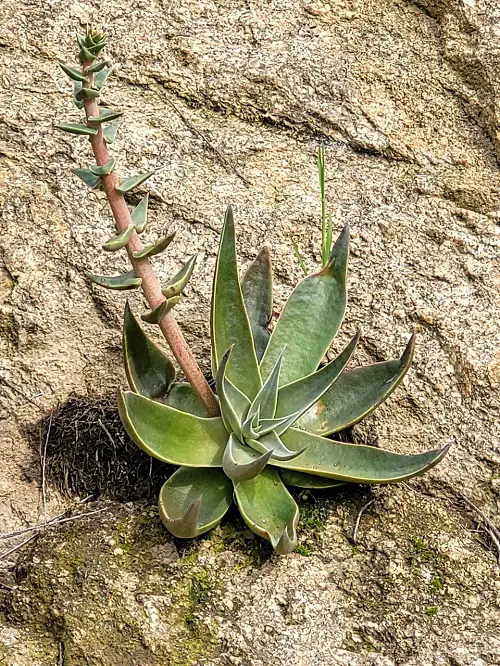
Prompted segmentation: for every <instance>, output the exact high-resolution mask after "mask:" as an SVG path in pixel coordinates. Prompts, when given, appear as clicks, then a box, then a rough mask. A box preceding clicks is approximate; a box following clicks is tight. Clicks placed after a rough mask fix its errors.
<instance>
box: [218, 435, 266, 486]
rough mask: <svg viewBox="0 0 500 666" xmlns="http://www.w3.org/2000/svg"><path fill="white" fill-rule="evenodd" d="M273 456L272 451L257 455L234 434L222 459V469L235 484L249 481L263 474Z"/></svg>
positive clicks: (230, 437)
mask: <svg viewBox="0 0 500 666" xmlns="http://www.w3.org/2000/svg"><path fill="white" fill-rule="evenodd" d="M271 454H272V451H265V452H264V453H263V454H262V455H259V454H258V453H255V451H253V450H252V449H251V448H249V447H248V446H245V445H243V444H242V443H241V442H240V441H239V439H238V438H237V437H236V435H235V434H234V433H232V434H231V435H230V436H229V440H228V442H227V444H226V448H225V451H224V456H223V458H222V469H223V470H224V473H225V474H226V475H227V476H228V477H229V478H230V479H232V481H233V482H234V483H240V481H248V480H250V479H253V478H254V477H255V476H257V474H260V473H261V472H262V470H263V469H264V467H265V466H266V465H267V463H268V461H269V458H270V457H271Z"/></svg>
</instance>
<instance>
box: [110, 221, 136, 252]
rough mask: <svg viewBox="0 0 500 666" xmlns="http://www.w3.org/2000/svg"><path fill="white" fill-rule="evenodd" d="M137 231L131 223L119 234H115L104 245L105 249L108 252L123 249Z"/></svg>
mask: <svg viewBox="0 0 500 666" xmlns="http://www.w3.org/2000/svg"><path fill="white" fill-rule="evenodd" d="M134 231H135V227H134V225H133V224H129V225H128V227H127V228H126V229H124V230H123V231H121V232H120V233H119V234H116V235H115V236H111V238H109V239H108V240H107V241H106V242H105V243H104V245H103V246H102V249H103V250H106V252H116V251H117V250H121V249H122V248H123V247H125V245H126V244H127V243H128V242H129V240H130V237H131V236H132V234H133V233H134Z"/></svg>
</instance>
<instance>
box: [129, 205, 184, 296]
mask: <svg viewBox="0 0 500 666" xmlns="http://www.w3.org/2000/svg"><path fill="white" fill-rule="evenodd" d="M139 205H140V204H139ZM134 212H135V211H134ZM136 230H137V227H136ZM138 233H139V232H138ZM174 236H175V233H173V234H170V235H169V236H165V237H164V238H160V240H158V241H156V243H152V244H151V245H145V246H144V247H143V248H142V250H138V251H137V252H134V253H133V255H132V256H133V257H134V259H143V258H144V257H154V256H155V255H157V254H160V252H163V250H166V249H167V247H168V246H169V245H170V243H171V242H172V241H173V240H174ZM164 295H165V296H166V294H164ZM172 296H175V294H172ZM167 298H169V297H168V296H167Z"/></svg>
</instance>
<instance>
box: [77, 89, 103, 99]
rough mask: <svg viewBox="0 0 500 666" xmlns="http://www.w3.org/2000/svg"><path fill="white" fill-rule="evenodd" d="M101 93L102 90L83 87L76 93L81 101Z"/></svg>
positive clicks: (93, 97)
mask: <svg viewBox="0 0 500 666" xmlns="http://www.w3.org/2000/svg"><path fill="white" fill-rule="evenodd" d="M100 94H101V93H100V91H99V90H95V88H81V89H80V90H79V91H78V92H77V94H76V99H77V100H78V101H80V102H81V101H83V100H85V99H95V98H96V97H99V95H100Z"/></svg>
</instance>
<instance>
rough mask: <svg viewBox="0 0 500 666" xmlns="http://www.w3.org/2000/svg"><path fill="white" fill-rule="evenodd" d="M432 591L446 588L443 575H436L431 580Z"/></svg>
mask: <svg viewBox="0 0 500 666" xmlns="http://www.w3.org/2000/svg"><path fill="white" fill-rule="evenodd" d="M430 588H431V591H432V592H440V591H441V590H442V589H443V588H444V581H443V578H442V577H439V576H436V577H434V578H433V579H432V580H431V582H430Z"/></svg>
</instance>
